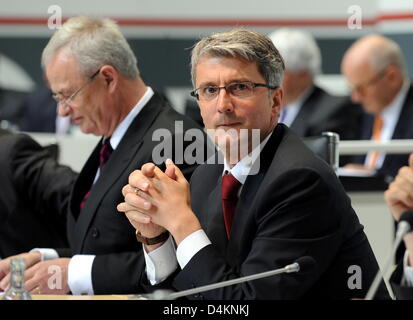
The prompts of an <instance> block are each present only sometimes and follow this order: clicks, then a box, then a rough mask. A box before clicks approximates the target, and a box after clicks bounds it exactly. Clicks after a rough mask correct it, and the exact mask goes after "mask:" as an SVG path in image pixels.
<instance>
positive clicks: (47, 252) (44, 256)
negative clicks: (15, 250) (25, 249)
mask: <svg viewBox="0 0 413 320" xmlns="http://www.w3.org/2000/svg"><path fill="white" fill-rule="evenodd" d="M35 251H38V252H40V261H46V260H53V259H58V258H59V254H58V253H57V251H56V250H54V249H49V248H34V249H32V250H30V251H29V253H30V252H35Z"/></svg>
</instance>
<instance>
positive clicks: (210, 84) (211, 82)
mask: <svg viewBox="0 0 413 320" xmlns="http://www.w3.org/2000/svg"><path fill="white" fill-rule="evenodd" d="M241 82H254V81H252V80H249V79H246V78H238V79H232V80H230V81H228V82H227V83H226V84H225V85H226V86H227V85H229V84H232V83H241ZM218 86H219V85H218V84H216V83H215V82H213V81H207V82H205V83H202V84H200V85H199V87H218Z"/></svg>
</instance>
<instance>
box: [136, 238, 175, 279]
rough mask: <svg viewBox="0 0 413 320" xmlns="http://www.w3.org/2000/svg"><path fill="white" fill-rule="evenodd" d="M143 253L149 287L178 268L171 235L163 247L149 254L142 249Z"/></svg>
mask: <svg viewBox="0 0 413 320" xmlns="http://www.w3.org/2000/svg"><path fill="white" fill-rule="evenodd" d="M143 253H144V256H145V263H146V275H147V277H148V280H149V282H150V283H151V285H155V284H158V283H160V282H162V281H164V280H165V279H166V278H167V277H168V276H170V275H171V274H172V273H173V272H174V271H175V270H176V268H177V267H178V263H177V261H176V255H175V245H174V242H173V241H172V236H171V235H169V238H168V240H166V241H165V243H164V244H163V245H161V246H160V247H159V248H156V249H155V250H153V251H151V252H149V253H147V252H146V250H145V247H143Z"/></svg>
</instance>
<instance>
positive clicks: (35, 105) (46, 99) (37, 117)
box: [19, 87, 57, 132]
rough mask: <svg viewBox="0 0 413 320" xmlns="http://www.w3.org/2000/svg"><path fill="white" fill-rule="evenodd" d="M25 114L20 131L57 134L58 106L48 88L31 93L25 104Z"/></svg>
mask: <svg viewBox="0 0 413 320" xmlns="http://www.w3.org/2000/svg"><path fill="white" fill-rule="evenodd" d="M22 107H23V109H24V114H23V115H22V117H21V119H20V124H19V127H20V130H22V131H28V132H56V116H57V110H56V109H57V104H56V101H55V100H54V99H53V98H52V92H51V91H50V89H49V88H48V87H42V88H39V89H37V90H35V91H34V92H32V93H30V94H29V95H28V96H27V97H26V99H25V100H24V102H23V106H22Z"/></svg>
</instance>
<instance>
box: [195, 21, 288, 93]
mask: <svg viewBox="0 0 413 320" xmlns="http://www.w3.org/2000/svg"><path fill="white" fill-rule="evenodd" d="M205 55H208V56H211V57H232V58H243V59H245V60H247V61H250V62H256V63H257V66H258V71H259V72H260V73H261V75H262V76H263V77H264V79H265V81H266V82H267V83H268V84H269V85H271V86H278V87H280V86H281V83H282V80H283V75H284V61H283V59H282V57H281V55H280V53H279V52H278V50H277V49H276V48H275V46H274V44H273V43H272V42H271V40H270V39H269V38H268V37H266V36H264V35H262V34H260V33H257V32H254V31H249V30H245V29H233V30H231V31H227V32H221V33H215V34H213V35H211V36H208V37H206V38H203V39H202V40H200V41H199V42H198V43H197V44H196V45H195V47H194V48H193V49H192V55H191V76H192V83H193V85H194V87H195V78H196V66H197V64H198V63H199V60H200V58H201V57H202V56H205Z"/></svg>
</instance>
